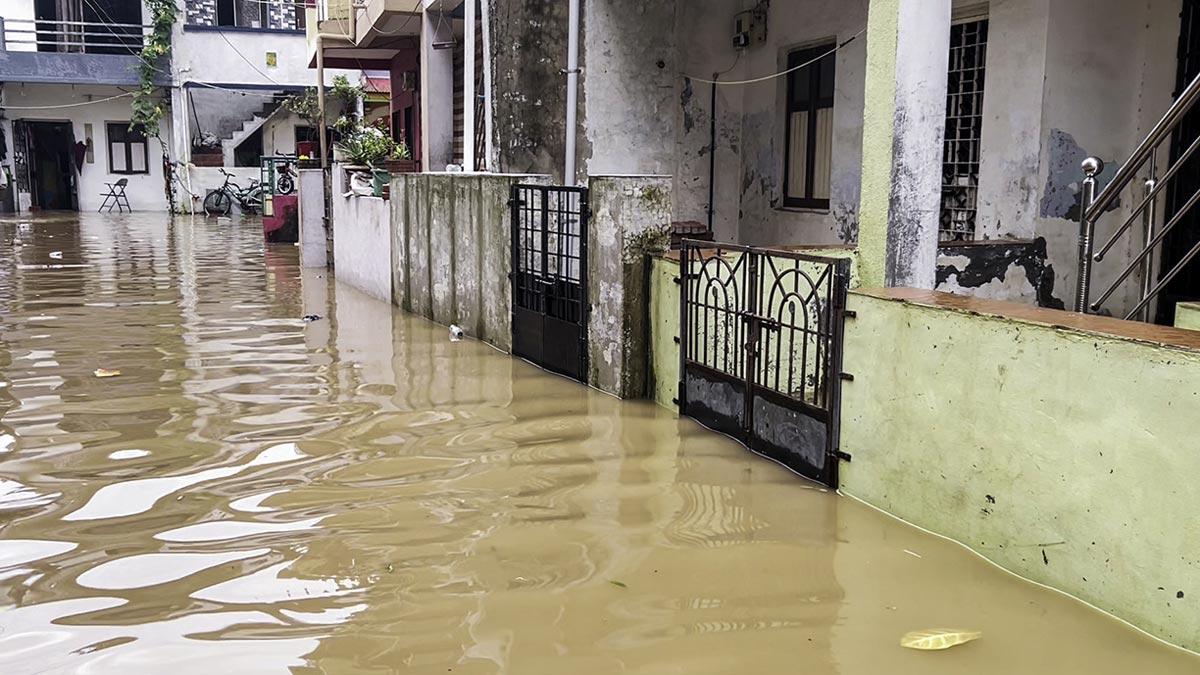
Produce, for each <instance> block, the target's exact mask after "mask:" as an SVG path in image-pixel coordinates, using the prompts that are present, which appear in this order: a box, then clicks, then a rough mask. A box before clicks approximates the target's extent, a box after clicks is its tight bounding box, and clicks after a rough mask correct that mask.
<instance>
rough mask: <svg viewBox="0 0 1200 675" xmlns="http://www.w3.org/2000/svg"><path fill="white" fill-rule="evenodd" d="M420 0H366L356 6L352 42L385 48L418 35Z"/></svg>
mask: <svg viewBox="0 0 1200 675" xmlns="http://www.w3.org/2000/svg"><path fill="white" fill-rule="evenodd" d="M422 4H423V3H422V1H421V0H367V2H366V4H365V5H362V6H360V7H357V8H356V9H355V10H354V11H355V12H356V17H355V22H354V32H355V43H356V44H357V45H358V47H360V48H365V49H371V48H387V47H389V46H392V44H393V43H394V42H395V41H396V40H397V39H400V40H403V39H405V38H410V37H413V36H417V35H420V34H421V5H422Z"/></svg>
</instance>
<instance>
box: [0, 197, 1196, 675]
mask: <svg viewBox="0 0 1200 675" xmlns="http://www.w3.org/2000/svg"><path fill="white" fill-rule="evenodd" d="M329 277H330V275H328V274H326V273H325V272H324V271H323V270H318V271H312V272H310V271H305V272H303V274H302V273H301V271H300V269H299V267H298V265H297V249H296V248H295V247H294V246H290V245H282V246H281V245H268V246H264V245H263V243H262V241H261V230H260V228H259V224H258V223H257V222H253V221H250V222H245V223H241V222H231V221H228V220H203V219H199V220H195V221H191V220H187V219H183V220H180V219H177V220H175V221H173V222H172V221H169V220H167V218H166V217H165V216H162V215H134V216H124V217H115V216H114V217H99V216H85V217H84V219H83V220H82V221H77V220H74V219H71V218H66V217H56V216H45V217H42V218H40V219H38V220H33V221H29V220H20V219H14V218H8V219H5V220H0V672H4V673H6V674H9V673H44V672H81V671H85V670H86V671H87V672H119V673H129V672H172V673H191V672H204V673H211V672H214V671H218V672H223V673H270V672H289V671H291V672H299V673H316V672H329V673H350V672H355V673H358V672H378V673H388V672H415V673H448V672H452V673H564V672H565V673H579V674H582V673H618V672H628V673H796V672H807V673H881V672H887V673H923V674H924V673H934V674H936V673H1016V672H1019V673H1076V672H1079V673H1128V672H1152V673H1185V672H1187V673H1192V672H1197V671H1198V670H1200V659H1197V658H1196V657H1194V656H1192V655H1190V654H1187V653H1184V652H1181V651H1178V650H1174V649H1172V648H1169V647H1166V646H1164V645H1162V644H1160V643H1157V642H1155V641H1153V640H1151V639H1150V638H1148V637H1146V636H1144V635H1142V634H1140V633H1137V632H1136V631H1134V630H1132V629H1130V628H1129V627H1127V626H1125V625H1123V624H1120V623H1118V622H1117V621H1115V620H1113V619H1111V618H1109V617H1107V616H1105V615H1102V614H1100V613H1099V612H1096V611H1094V610H1092V609H1090V608H1088V607H1086V606H1084V605H1082V604H1080V603H1078V602H1076V601H1074V600H1071V599H1069V598H1066V597H1065V596H1062V595H1059V594H1057V593H1053V592H1050V591H1046V590H1043V589H1039V588H1037V587H1034V586H1032V585H1030V584H1028V583H1026V582H1023V581H1021V580H1019V579H1017V578H1015V577H1013V576H1011V575H1008V574H1006V573H1004V572H1001V571H999V570H998V569H996V568H994V567H992V566H990V565H989V564H988V563H986V562H984V561H982V560H981V559H979V558H977V557H975V556H973V555H972V554H970V553H968V552H966V551H965V550H963V549H962V548H960V547H958V546H956V545H953V544H950V543H947V542H945V541H943V540H940V539H936V538H934V537H931V536H929V535H926V534H923V533H921V532H919V531H917V530H915V529H913V528H911V527H909V526H908V525H905V524H903V523H901V522H899V521H896V520H893V519H891V518H888V517H886V516H884V515H882V514H879V513H877V512H875V511H872V510H869V509H868V508H866V507H864V506H862V505H860V504H858V503H856V502H854V501H852V500H849V499H846V498H841V497H838V496H836V495H834V494H831V493H828V492H825V491H823V490H821V489H819V488H818V487H817V486H815V485H814V484H811V483H807V482H805V481H803V480H802V479H800V478H797V477H796V476H794V475H792V474H790V473H788V472H786V471H785V470H783V469H782V468H780V467H778V466H777V465H775V464H772V463H770V462H767V461H765V460H762V459H759V458H756V457H754V456H753V455H750V454H749V453H747V452H746V451H745V450H743V449H742V448H741V447H740V446H738V445H736V444H734V443H733V442H732V441H729V440H728V439H726V438H724V437H722V436H718V435H716V434H713V433H711V432H708V431H706V430H704V429H702V428H701V427H699V426H698V425H696V424H695V423H693V422H690V421H688V420H677V419H675V418H674V416H673V415H672V414H670V412H669V411H666V410H664V409H661V408H658V407H656V406H654V405H653V404H651V403H648V402H620V401H617V400H615V399H613V398H610V397H608V396H606V395H603V394H600V393H597V392H594V391H591V390H588V389H586V388H583V387H581V386H579V385H577V384H575V383H573V382H570V381H567V380H564V379H561V378H557V377H554V376H551V375H547V374H545V373H543V372H541V371H540V370H538V369H536V368H534V367H532V366H530V365H528V364H525V363H523V362H520V361H517V360H514V359H512V358H510V357H508V356H506V355H504V354H501V353H499V352H497V351H495V350H493V349H492V348H490V347H488V346H486V345H484V344H483V343H480V342H476V341H472V340H465V341H462V342H451V341H449V339H448V335H447V331H446V329H445V328H443V327H441V326H438V325H435V324H432V323H429V322H426V321H424V320H422V319H417V318H414V317H411V316H407V315H404V314H402V313H400V312H398V311H396V310H393V308H392V307H390V306H389V305H387V304H386V303H383V302H380V301H377V300H374V299H371V298H368V297H366V296H365V295H363V294H361V293H359V292H356V291H354V290H353V289H350V288H347V287H344V286H340V285H335V284H333V283H332V282H331V280H330V278H329ZM306 315H307V316H308V319H307V320H306V319H305V318H304V317H306ZM315 317H319V318H315ZM97 369H107V370H110V371H112V370H116V371H120V374H119V375H115V376H111V377H98V376H97V374H96V371H97ZM101 374H104V375H109V374H111V373H105V372H103V371H101ZM930 489H939V486H930ZM937 627H950V628H969V629H976V630H981V631H983V638H982V639H981V640H979V641H976V642H972V643H970V644H967V645H963V646H960V647H956V648H954V649H952V650H950V651H947V652H941V653H927V652H914V651H909V650H904V649H902V648H900V647H899V646H898V641H899V639H900V636H901V635H903V634H904V633H906V632H908V631H910V630H918V629H924V628H937Z"/></svg>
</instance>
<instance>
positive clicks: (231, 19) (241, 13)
mask: <svg viewBox="0 0 1200 675" xmlns="http://www.w3.org/2000/svg"><path fill="white" fill-rule="evenodd" d="M268 4H270V3H268V2H265V1H263V0H217V25H218V26H233V27H235V28H266V27H267V26H268V22H267V18H268V14H269V13H268V11H267V5H268Z"/></svg>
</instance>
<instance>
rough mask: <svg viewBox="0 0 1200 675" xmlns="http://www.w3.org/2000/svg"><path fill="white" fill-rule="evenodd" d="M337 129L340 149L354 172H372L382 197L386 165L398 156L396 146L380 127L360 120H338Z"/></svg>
mask: <svg viewBox="0 0 1200 675" xmlns="http://www.w3.org/2000/svg"><path fill="white" fill-rule="evenodd" d="M335 127H336V128H337V130H338V133H339V134H340V135H341V140H339V141H338V144H337V149H338V151H339V152H340V153H341V154H342V155H343V156H344V157H345V160H346V161H347V162H349V163H350V166H347V167H346V169H347V170H348V171H351V172H364V173H365V172H370V173H371V179H372V183H373V185H374V192H375V196H376V197H382V196H383V186H384V185H385V184H386V183H387V179H388V178H387V177H388V176H389V175H390V174H388V172H387V170H386V169H384V168H383V162H384V161H385V160H387V159H389V158H391V157H392V156H393V155H394V154H395V153H396V143H395V141H393V140H392V139H391V137H389V136H388V135H387V134H386V133H384V132H383V130H381V129H380V128H379V127H377V126H363V125H362V124H361V123H359V122H358V121H357V120H352V119H349V118H342V119H339V120H338V122H337V124H336V125H335Z"/></svg>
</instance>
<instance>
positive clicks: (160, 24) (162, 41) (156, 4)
mask: <svg viewBox="0 0 1200 675" xmlns="http://www.w3.org/2000/svg"><path fill="white" fill-rule="evenodd" d="M146 7H147V8H149V9H150V17H151V19H150V22H151V23H150V25H151V30H150V35H148V36H147V37H146V45H145V46H144V47H142V54H141V58H140V59H138V90H137V92H136V93H135V94H134V96H133V113H132V115H131V119H130V122H129V127H130V128H131V129H134V130H136V131H140V132H142V133H143V134H144V135H145V136H146V137H147V138H149V137H151V136H158V122H159V120H161V119H162V116H163V114H164V113H165V112H166V110H165V106H164V105H163V102H162V101H161V100H159V98H158V97H156V96H155V94H154V76H155V74H156V73H158V72H159V67H158V65H157V64H158V63H159V61H160V60H161V59H162V58H163V57H164V56H166V55H167V54H169V53H170V52H171V28H172V27H173V26H174V25H175V18H176V16H177V15H178V13H179V9H178V8H177V7H176V6H175V0H146Z"/></svg>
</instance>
